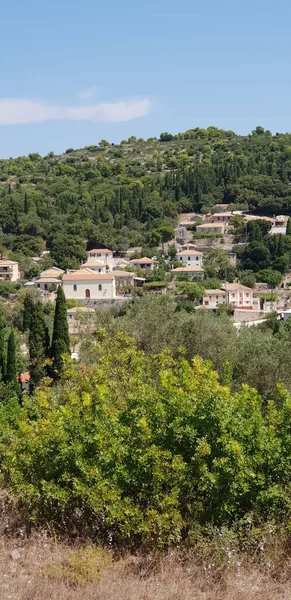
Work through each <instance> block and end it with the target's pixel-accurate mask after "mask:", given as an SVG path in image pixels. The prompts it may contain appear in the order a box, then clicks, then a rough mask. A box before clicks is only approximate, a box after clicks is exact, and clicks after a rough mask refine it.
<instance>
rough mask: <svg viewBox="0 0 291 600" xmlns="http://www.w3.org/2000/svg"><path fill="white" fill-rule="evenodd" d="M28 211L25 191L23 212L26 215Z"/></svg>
mask: <svg viewBox="0 0 291 600" xmlns="http://www.w3.org/2000/svg"><path fill="white" fill-rule="evenodd" d="M28 211H29V206H28V197H27V193H26V192H25V194H24V212H25V214H26V215H27V213H28Z"/></svg>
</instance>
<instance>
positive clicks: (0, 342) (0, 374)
mask: <svg viewBox="0 0 291 600" xmlns="http://www.w3.org/2000/svg"><path fill="white" fill-rule="evenodd" d="M0 379H1V380H2V381H5V379H6V369H5V340H4V325H3V315H2V313H1V312H0Z"/></svg>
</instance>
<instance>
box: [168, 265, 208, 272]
mask: <svg viewBox="0 0 291 600" xmlns="http://www.w3.org/2000/svg"><path fill="white" fill-rule="evenodd" d="M171 273H204V269H201V267H195V266H193V267H176V269H172V270H171Z"/></svg>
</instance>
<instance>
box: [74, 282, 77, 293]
mask: <svg viewBox="0 0 291 600" xmlns="http://www.w3.org/2000/svg"><path fill="white" fill-rule="evenodd" d="M76 291H77V286H76V284H75V283H74V292H76Z"/></svg>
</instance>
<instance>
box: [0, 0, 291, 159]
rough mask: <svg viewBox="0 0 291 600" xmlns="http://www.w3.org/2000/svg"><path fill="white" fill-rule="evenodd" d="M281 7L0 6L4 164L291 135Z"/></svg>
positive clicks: (287, 14)
mask: <svg viewBox="0 0 291 600" xmlns="http://www.w3.org/2000/svg"><path fill="white" fill-rule="evenodd" d="M290 18H291V3H290V2H288V0H276V1H275V0H252V1H251V0H199V2H198V1H197V0H180V1H179V2H177V1H175V2H174V1H173V0H168V1H167V2H166V1H165V0H155V1H154V0H148V1H147V2H135V1H134V0H123V1H122V2H121V1H120V0H119V1H117V0H108V1H107V2H100V1H98V0H82V1H80V0H78V1H77V0H70V1H69V0H49V1H48V0H16V1H14V2H10V3H8V2H6V3H3V6H1V20H0V55H1V69H0V74H1V76H0V157H2V158H3V157H4V158H5V157H9V156H18V155H23V154H28V153H29V152H34V151H35V152H39V153H40V154H42V155H44V154H46V153H47V152H49V151H51V150H53V151H55V152H56V153H59V152H62V151H64V150H65V149H66V148H68V147H74V148H78V147H79V148H80V147H82V146H85V145H89V144H96V143H98V141H99V140H100V139H102V138H103V139H104V138H105V139H108V140H109V141H110V142H118V141H120V140H121V139H124V138H127V137H129V136H130V135H136V136H137V137H145V138H147V137H151V136H154V135H156V136H158V135H159V134H160V132H161V131H171V132H172V133H174V132H178V131H184V130H186V129H189V128H192V127H196V126H200V127H207V126H209V125H215V126H217V127H223V128H226V129H233V130H235V131H237V132H238V133H247V132H249V131H250V130H251V129H252V128H254V127H255V126H256V125H258V124H260V125H263V126H264V127H266V128H268V129H271V130H272V131H273V132H276V131H283V132H285V131H291V111H290V97H291V72H290V66H289V65H290V58H291V36H290Z"/></svg>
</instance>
